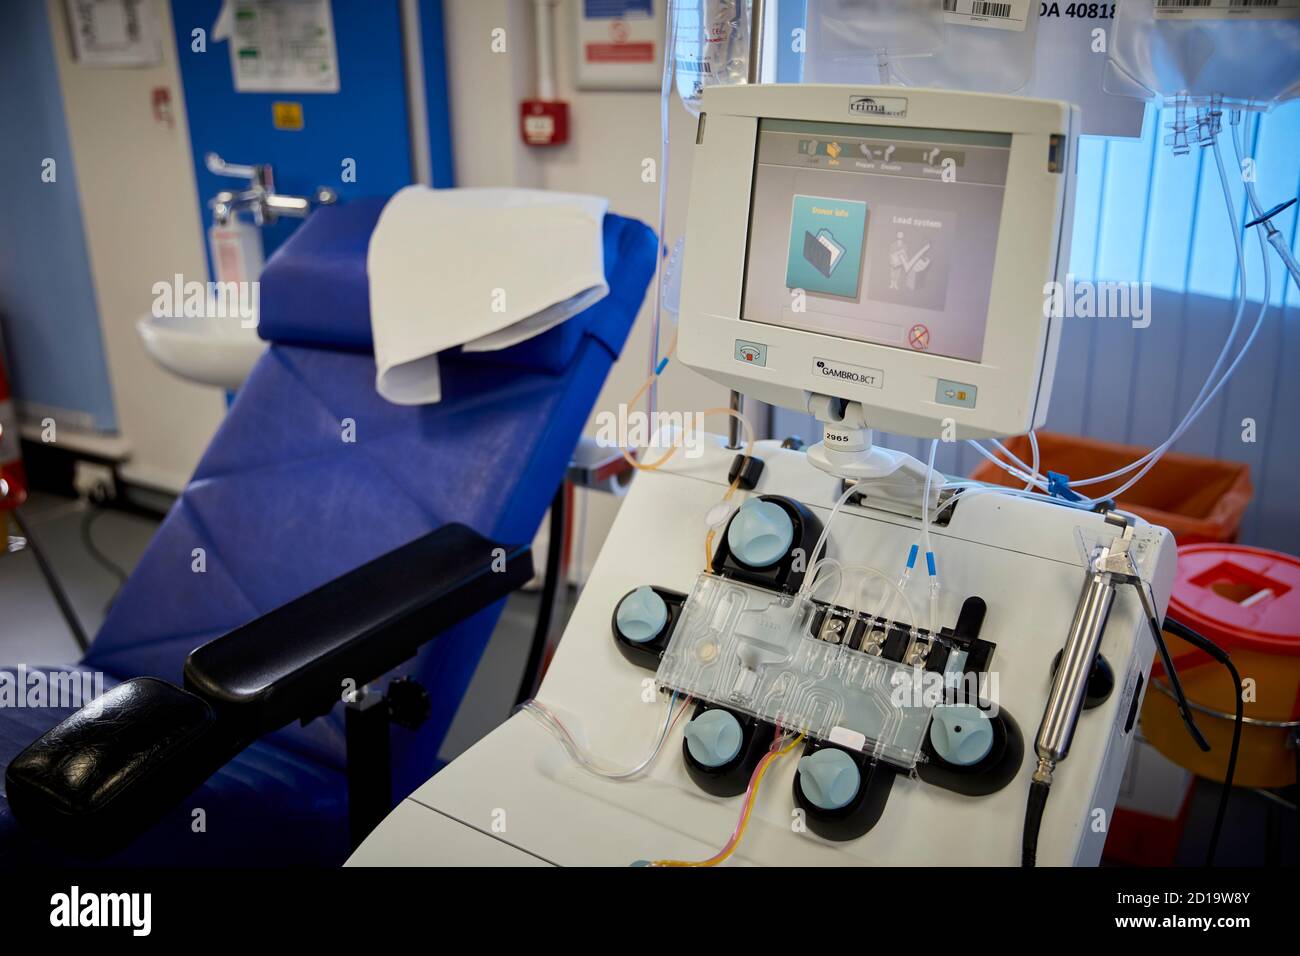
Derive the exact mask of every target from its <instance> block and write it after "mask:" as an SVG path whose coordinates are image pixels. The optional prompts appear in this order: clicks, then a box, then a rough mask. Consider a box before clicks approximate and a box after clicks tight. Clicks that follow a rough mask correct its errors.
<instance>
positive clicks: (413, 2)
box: [398, 0, 448, 186]
mask: <svg viewBox="0 0 1300 956" xmlns="http://www.w3.org/2000/svg"><path fill="white" fill-rule="evenodd" d="M398 12H399V13H400V15H401V21H400V22H401V26H402V73H403V76H404V78H405V81H406V131H407V136H409V137H410V140H411V143H410V151H411V178H412V179H413V180H414V181H415V182H417V183H420V184H421V185H423V186H432V185H433V158H432V155H431V154H430V151H429V106H428V103H427V101H426V99H425V96H424V51H423V48H422V47H421V45H420V40H421V38H420V5H419V3H418V0H402V2H401V3H400V4H399V5H398ZM443 185H444V186H445V185H448V184H447V183H443Z"/></svg>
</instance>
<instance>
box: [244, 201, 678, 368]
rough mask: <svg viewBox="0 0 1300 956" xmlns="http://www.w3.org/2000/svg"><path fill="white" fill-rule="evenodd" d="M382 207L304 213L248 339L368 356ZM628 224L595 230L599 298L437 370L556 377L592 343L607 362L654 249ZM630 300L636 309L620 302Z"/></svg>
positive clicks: (358, 205) (611, 218)
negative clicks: (369, 257) (542, 327)
mask: <svg viewBox="0 0 1300 956" xmlns="http://www.w3.org/2000/svg"><path fill="white" fill-rule="evenodd" d="M385 203H387V199H386V198H382V197H376V198H366V199H355V200H352V201H350V202H346V203H341V204H339V205H336V206H323V207H321V208H320V209H317V210H316V211H315V212H313V213H312V214H311V215H310V216H309V217H308V218H307V219H306V221H304V222H303V224H302V225H301V226H299V227H298V229H297V230H296V231H295V232H294V233H293V235H291V236H290V237H289V239H288V240H287V241H285V242H284V244H283V245H281V246H280V248H279V249H277V250H276V252H275V254H274V255H272V256H271V258H270V260H269V261H268V262H267V264H266V268H265V269H263V270H262V277H261V283H262V285H261V310H260V314H259V319H258V334H259V335H260V336H261V337H262V338H263V339H266V340H267V341H268V342H279V343H285V344H292V345H303V346H308V347H318V348H329V349H342V350H347V351H356V352H373V351H374V341H373V339H372V338H371V332H370V281H369V278H368V276H367V274H366V251H367V249H368V247H369V245H370V235H371V233H372V232H374V229H375V224H376V223H377V222H378V221H379V214H380V213H381V212H382V211H383V208H384V205H385ZM653 236H654V234H653V233H652V232H651V230H650V229H649V228H648V227H647V226H646V225H644V224H643V223H640V222H638V221H636V220H634V219H625V218H623V217H622V216H616V215H613V214H612V213H611V214H608V215H606V216H605V222H604V243H605V277H606V280H607V281H608V283H609V289H610V291H609V295H608V296H606V297H605V298H604V299H602V300H601V301H600V302H598V303H596V304H595V305H594V306H592V307H591V308H589V309H587V310H586V311H585V312H583V313H581V314H580V315H577V316H574V317H573V318H572V319H570V320H569V321H567V322H563V323H561V324H560V325H558V326H556V327H555V328H553V329H551V330H550V331H548V332H545V333H543V334H542V335H538V336H535V337H534V338H531V339H528V340H527V341H524V342H520V343H519V344H518V345H514V346H511V347H510V348H507V349H501V350H500V351H496V352H472V353H470V352H461V351H460V350H459V349H452V350H450V351H449V352H445V353H443V354H442V360H443V361H451V362H473V363H480V364H489V365H506V366H510V367H514V368H525V369H532V370H537V371H545V372H560V371H563V369H564V368H566V367H567V366H568V364H569V362H570V361H571V360H572V359H573V356H574V353H575V352H576V351H577V349H578V347H579V345H580V344H581V343H582V339H583V338H584V337H585V336H588V335H590V336H593V337H594V338H596V339H598V340H600V341H601V342H603V343H604V345H605V347H606V348H608V349H609V350H610V352H611V353H612V354H613V355H615V356H617V355H618V353H619V351H620V350H621V349H622V346H623V341H624V339H625V338H626V335H627V323H626V321H625V318H626V310H627V308H628V306H629V304H631V305H632V306H633V307H635V305H636V304H637V303H639V301H640V298H641V295H642V292H641V291H640V290H643V289H644V288H645V282H646V277H647V275H648V272H647V270H648V271H649V272H650V273H652V272H653V271H654V252H655V246H656V243H655V241H654V238H653ZM629 297H634V298H635V299H636V300H637V303H630V302H629V301H628V300H629Z"/></svg>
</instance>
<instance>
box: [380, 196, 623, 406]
mask: <svg viewBox="0 0 1300 956" xmlns="http://www.w3.org/2000/svg"><path fill="white" fill-rule="evenodd" d="M607 207H608V202H607V201H606V200H604V199H600V198H598V197H596V196H581V195H572V194H569V193H553V192H543V191H540V190H533V189H429V188H427V187H424V186H408V187H406V188H405V189H403V190H402V191H401V192H399V193H397V195H395V196H394V197H393V198H392V199H391V200H389V202H388V204H387V205H386V206H385V207H384V211H383V212H382V213H381V214H380V216H379V222H378V223H377V224H376V225H375V231H374V234H373V235H372V236H371V237H370V248H369V251H368V253H367V256H366V271H367V273H368V274H369V280H370V325H371V331H372V333H373V335H374V340H375V365H376V376H375V388H376V389H377V390H378V391H379V394H380V395H382V396H383V397H384V398H386V399H388V400H389V401H390V402H393V403H395V404H398V405H421V404H426V403H429V402H436V401H439V400H440V399H441V398H442V388H441V385H440V381H439V375H438V353H439V352H441V351H443V350H444V349H449V348H453V347H454V346H457V345H462V346H464V347H465V349H466V351H475V352H481V351H491V350H495V349H502V348H506V347H507V346H510V345H514V344H516V343H517V342H522V341H523V340H525V339H528V338H531V337H532V336H534V335H539V334H540V333H542V332H545V331H546V330H547V329H549V328H552V327H553V326H556V325H559V324H560V323H561V322H563V321H564V320H565V319H568V318H570V317H572V316H574V315H576V314H577V313H579V312H581V311H583V310H584V309H586V308H588V307H589V306H591V305H592V304H593V303H596V302H599V301H600V300H601V299H603V298H604V297H605V296H606V295H607V294H608V293H609V286H608V285H607V284H606V282H605V254H604V242H603V240H602V223H603V221H604V217H605V210H606V208H607Z"/></svg>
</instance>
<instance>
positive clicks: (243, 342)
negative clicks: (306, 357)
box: [135, 310, 266, 391]
mask: <svg viewBox="0 0 1300 956" xmlns="http://www.w3.org/2000/svg"><path fill="white" fill-rule="evenodd" d="M210 311H211V310H210ZM135 328H136V331H137V332H139V333H140V339H141V341H143V342H144V347H145V349H146V351H148V353H149V354H150V355H151V356H152V357H153V360H154V361H155V362H157V363H158V364H159V365H161V366H162V367H163V368H165V369H166V370H167V371H169V372H171V373H172V374H173V375H176V376H177V377H179V378H183V379H185V380H186V381H189V382H197V383H199V384H201V385H215V386H217V387H218V388H224V389H227V390H228V391H234V390H235V389H237V388H239V386H240V385H242V384H243V382H244V379H245V378H247V377H248V373H249V372H250V371H251V370H252V368H253V365H254V364H255V363H256V362H257V360H258V359H259V358H261V357H262V353H263V352H265V351H266V343H265V342H263V341H262V340H261V339H259V338H258V337H257V327H256V326H254V327H252V328H245V327H244V326H243V324H242V323H241V321H240V319H239V318H238V317H233V316H232V317H230V318H186V317H181V316H163V317H162V318H158V317H155V316H152V315H147V316H145V317H144V318H142V319H140V320H139V321H138V322H136V324H135Z"/></svg>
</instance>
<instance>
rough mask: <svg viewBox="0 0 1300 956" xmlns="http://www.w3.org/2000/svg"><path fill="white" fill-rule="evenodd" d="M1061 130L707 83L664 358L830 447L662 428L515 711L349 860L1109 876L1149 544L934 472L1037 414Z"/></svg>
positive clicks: (1011, 104) (1053, 505)
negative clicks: (672, 354) (949, 451)
mask: <svg viewBox="0 0 1300 956" xmlns="http://www.w3.org/2000/svg"><path fill="white" fill-rule="evenodd" d="M1077 133H1078V114H1077V112H1076V111H1075V110H1073V109H1072V108H1071V107H1070V106H1069V105H1067V104H1065V103H1060V102H1052V101H1046V100H1032V99H1019V98H1013V97H1007V96H997V95H984V94H977V93H963V92H950V91H943V92H940V91H931V90H923V89H912V88H900V87H874V88H873V87H851V86H820V85H795V86H784V85H771V86H762V85H755V86H732V87H714V88H710V89H708V90H707V91H705V93H704V97H703V108H702V113H701V115H700V117H699V122H698V129H697V132H696V139H695V145H694V157H693V164H692V182H691V193H690V207H689V213H688V222H687V238H686V249H687V250H688V251H687V255H686V257H685V267H684V273H683V278H682V292H681V303H680V325H679V336H680V341H679V345H678V348H677V356H676V357H677V359H678V360H679V361H681V362H683V363H685V364H686V365H688V366H690V367H691V368H693V369H696V370H697V371H699V372H700V373H702V374H704V375H706V376H708V377H709V378H711V379H714V380H716V381H718V382H720V383H723V384H725V385H726V386H728V387H730V388H732V389H735V390H737V391H740V392H743V393H744V394H746V395H748V396H751V397H752V398H755V399H759V400H762V401H764V402H769V403H772V404H775V405H779V406H783V407H786V408H791V409H797V410H801V411H807V412H809V413H811V414H812V415H814V416H815V417H816V419H817V420H818V421H819V422H820V423H821V424H822V425H823V428H824V437H823V438H822V440H821V441H820V442H819V443H817V444H815V445H813V446H811V447H809V448H807V449H806V450H805V449H800V448H790V447H783V445H782V443H780V442H774V441H757V442H754V441H752V440H746V441H728V440H726V439H724V438H722V437H715V438H712V439H711V440H710V442H708V443H706V447H705V449H704V450H703V452H702V453H699V449H698V448H694V449H692V451H693V452H695V453H694V454H692V453H691V452H689V451H682V450H681V449H679V448H674V447H673V442H672V439H671V436H662V435H661V436H660V446H661V450H660V451H658V452H656V451H654V450H646V451H644V452H643V454H642V455H641V456H640V458H639V460H638V465H639V468H640V471H639V472H638V474H637V476H636V478H635V480H634V482H633V484H632V488H631V490H630V492H629V494H628V497H627V498H626V500H625V502H624V503H623V504H622V506H621V509H620V511H619V513H618V517H617V520H616V521H615V523H614V526H613V529H612V531H611V533H610V535H609V537H608V539H607V540H606V543H605V545H604V548H603V551H602V552H601V555H600V557H599V559H598V561H597V563H596V565H595V569H594V572H593V574H592V576H591V578H590V580H589V583H588V584H587V586H586V588H585V590H584V591H583V593H582V597H581V599H580V601H579V603H578V604H577V607H576V609H575V611H574V613H573V615H572V617H571V619H570V621H569V623H568V627H567V629H566V631H565V633H564V635H563V637H562V639H561V640H560V643H559V646H558V650H557V653H556V656H555V658H554V661H553V663H552V665H551V667H550V669H549V671H548V673H547V675H546V678H545V681H544V682H543V683H542V685H541V687H540V690H539V691H538V693H537V696H536V698H535V700H533V701H531V702H529V703H528V704H526V705H525V706H524V707H523V708H522V709H521V710H520V711H519V712H517V713H516V714H515V715H514V716H513V717H511V718H510V719H509V720H507V721H506V722H505V723H504V724H503V725H501V726H500V727H498V728H497V729H496V730H495V731H494V732H492V733H491V734H490V735H488V736H487V737H486V738H485V739H484V740H482V741H481V742H480V743H479V744H477V745H476V746H474V747H473V748H472V749H470V750H469V751H468V752H467V753H465V754H464V755H462V756H461V757H460V758H458V759H457V760H455V761H454V762H453V763H452V764H450V765H449V766H448V767H447V768H446V769H444V770H443V771H442V772H440V773H439V774H438V775H437V776H435V777H434V778H432V779H431V780H430V781H429V782H428V783H426V784H425V785H424V786H423V787H421V788H419V789H418V790H417V791H416V792H415V793H413V794H412V795H411V796H410V797H409V798H408V799H407V800H405V801H404V802H403V803H402V804H401V805H400V806H399V807H398V808H397V809H396V810H395V811H394V813H393V814H392V815H391V816H390V817H389V818H388V819H387V820H386V821H385V822H384V823H383V824H382V825H380V826H379V828H378V829H377V830H376V831H375V832H374V833H373V834H372V835H371V836H370V837H369V839H368V840H367V841H366V842H365V843H364V844H363V845H362V846H361V848H360V849H359V850H358V851H357V853H356V854H355V855H354V857H353V858H352V863H353V864H371V863H467V864H493V863H501V864H521V865H527V864H596V865H630V864H634V863H639V864H643V865H644V864H649V865H656V866H698V865H714V864H718V863H722V862H724V861H725V862H728V863H730V864H731V865H736V864H741V865H743V864H777V865H781V864H786V865H804V864H886V865H889V864H895V865H898V864H905V865H911V864H918V865H923V864H982V865H988V864H1007V865H1016V864H1020V863H1022V862H1024V863H1033V862H1035V861H1036V862H1038V863H1039V864H1052V865H1069V864H1094V863H1096V862H1097V861H1098V860H1099V858H1100V856H1101V850H1102V844H1103V842H1104V840H1105V836H1106V830H1107V824H1108V822H1109V815H1110V813H1111V811H1112V809H1113V806H1114V803H1115V798H1116V793H1117V790H1118V788H1119V785H1120V778H1121V775H1122V773H1123V770H1124V767H1125V762H1126V757H1127V755H1128V752H1129V748H1130V746H1131V744H1132V741H1133V735H1134V724H1135V720H1136V717H1137V714H1138V711H1139V707H1140V705H1141V702H1142V698H1143V694H1144V693H1145V692H1146V690H1147V688H1148V686H1149V680H1148V677H1149V668H1150V665H1151V662H1152V660H1153V657H1154V656H1155V655H1156V653H1157V650H1160V649H1162V647H1163V642H1162V641H1161V638H1160V626H1159V622H1160V621H1161V619H1162V617H1163V613H1164V609H1165V605H1166V602H1167V601H1168V598H1169V591H1170V587H1171V583H1172V579H1173V575H1174V564H1175V551H1174V542H1173V538H1172V536H1171V535H1170V533H1169V532H1168V531H1166V530H1165V529H1163V528H1158V527H1153V526H1151V525H1149V524H1147V523H1146V522H1144V521H1142V520H1140V519H1137V518H1134V517H1133V516H1131V515H1128V514H1124V513H1122V512H1119V511H1116V510H1113V509H1109V508H1108V507H1107V505H1106V503H1105V502H1096V501H1088V500H1082V501H1077V502H1068V501H1062V500H1052V499H1047V498H1045V497H1043V496H1041V495H1033V494H1030V493H1029V492H1019V491H1017V490H1015V489H1005V488H999V489H993V488H988V487H981V486H976V485H975V484H974V483H972V482H965V481H951V480H949V479H946V478H945V477H944V476H943V475H942V474H939V473H937V472H936V471H935V469H934V467H933V461H934V451H933V449H934V448H936V447H937V445H938V443H939V442H940V441H956V440H963V439H971V438H997V437H1000V436H1007V435H1012V434H1022V433H1025V432H1030V431H1032V430H1033V429H1034V428H1036V427H1038V426H1040V425H1041V424H1042V423H1043V421H1044V419H1045V417H1046V413H1047V403H1048V396H1049V394H1050V392H1051V386H1052V378H1053V371H1054V369H1055V367H1056V364H1057V347H1058V341H1059V334H1060V328H1059V324H1060V321H1061V319H1060V318H1059V317H1054V316H1053V314H1052V310H1051V309H1045V308H1044V292H1045V288H1047V287H1048V286H1049V284H1050V283H1052V282H1053V281H1054V280H1055V279H1056V278H1057V277H1058V276H1062V277H1063V276H1064V273H1065V263H1066V259H1067V254H1068V244H1069V235H1070V218H1071V216H1070V213H1071V205H1072V194H1073V179H1074V173H1075V163H1076V149H1075V147H1076V138H1077ZM733 414H735V415H737V416H738V413H734V412H733ZM873 429H880V430H882V431H888V432H891V433H899V434H905V435H912V436H918V437H922V438H927V439H932V441H931V442H930V443H929V447H930V449H931V454H930V461H929V462H928V463H927V462H922V461H919V460H917V459H915V458H912V457H910V456H908V455H904V454H900V453H898V452H896V451H891V450H888V449H885V448H883V447H880V446H878V445H875V444H873V441H872V435H873ZM735 432H736V429H733V433H735ZM729 446H731V447H729ZM674 452H677V453H674ZM1021 464H1022V465H1023V473H1024V475H1025V476H1026V477H1027V479H1032V478H1033V477H1034V476H1035V475H1037V463H1036V462H1035V463H1034V464H1032V465H1031V464H1028V463H1021ZM1027 484H1028V485H1032V484H1033V481H1032V480H1030V481H1028V482H1027ZM1169 671H1170V673H1171V674H1172V667H1170V668H1169ZM1175 682H1176V679H1175Z"/></svg>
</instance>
